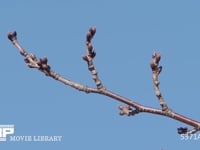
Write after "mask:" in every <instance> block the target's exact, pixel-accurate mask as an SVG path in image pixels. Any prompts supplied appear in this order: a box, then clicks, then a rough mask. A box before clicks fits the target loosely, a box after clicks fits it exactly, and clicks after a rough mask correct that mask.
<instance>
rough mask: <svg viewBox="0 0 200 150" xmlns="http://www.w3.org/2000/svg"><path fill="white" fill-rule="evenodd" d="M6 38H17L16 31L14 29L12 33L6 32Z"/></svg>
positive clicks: (12, 39)
mask: <svg viewBox="0 0 200 150" xmlns="http://www.w3.org/2000/svg"><path fill="white" fill-rule="evenodd" d="M8 39H9V40H10V41H14V40H16V39H17V32H16V31H14V32H13V33H12V32H8Z"/></svg>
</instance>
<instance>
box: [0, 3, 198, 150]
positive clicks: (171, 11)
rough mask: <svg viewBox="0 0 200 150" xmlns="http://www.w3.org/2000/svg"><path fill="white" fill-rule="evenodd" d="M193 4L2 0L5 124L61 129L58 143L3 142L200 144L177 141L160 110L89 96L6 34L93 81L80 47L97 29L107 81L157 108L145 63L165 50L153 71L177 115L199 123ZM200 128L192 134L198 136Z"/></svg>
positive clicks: (66, 71) (40, 131)
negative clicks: (140, 110) (28, 58)
mask: <svg viewBox="0 0 200 150" xmlns="http://www.w3.org/2000/svg"><path fill="white" fill-rule="evenodd" d="M199 5H200V2H199V1H197V0H196V1H195V0H192V1H186V0H177V1H172V0H168V1H159V0H151V1H148V0H141V1H136V0H126V1H114V0H110V1H108V0H101V1H97V0H93V1H92V0H85V1H81V0H65V1H64V0H60V1H58V0H48V1H45V0H44V1H39V0H34V1H33V0H30V1H26V0H18V1H14V2H13V1H11V0H7V1H4V2H0V19H1V27H0V43H1V44H0V49H1V56H2V57H1V59H0V66H1V69H2V71H1V78H0V82H1V85H0V87H1V95H0V102H1V119H0V123H1V124H14V125H15V135H16V136H17V135H24V136H25V135H30V136H34V135H38V136H39V135H49V136H50V135H61V136H63V139H62V141H61V142H56V143H53V142H2V143H0V147H3V148H6V149H14V148H15V149H20V148H21V149H49V150H50V149H74V150H76V149H96V150H100V149H116V150H120V149H130V148H132V149H138V148H139V149H141V150H143V149H157V150H159V149H161V148H163V149H164V150H172V149H189V148H190V149H197V147H199V142H200V141H199V140H200V139H199V140H194V139H192V140H185V141H184V140H181V137H180V135H178V134H177V128H178V127H181V126H183V127H185V126H186V125H185V124H183V123H180V122H177V121H175V120H171V119H169V118H166V117H161V116H155V115H151V114H139V115H137V116H134V117H126V116H123V117H121V116H119V115H118V113H119V110H118V106H119V105H120V104H121V103H119V102H117V101H114V100H112V99H110V98H107V97H104V96H100V95H95V94H85V93H81V92H79V91H76V90H74V89H72V88H70V87H67V86H65V85H63V84H61V83H59V82H57V81H54V80H52V79H51V78H48V77H45V76H44V75H43V74H41V73H40V72H38V71H37V70H34V69H29V68H27V67H26V65H25V63H24V61H23V59H24V58H22V57H21V56H20V55H19V53H18V51H17V49H16V48H15V47H14V46H13V45H12V44H11V43H10V41H9V40H8V39H7V37H6V36H7V32H9V31H15V30H16V31H17V33H18V39H19V41H20V42H21V44H22V45H23V47H24V48H25V49H26V50H27V51H28V52H30V53H34V54H36V55H37V57H38V58H41V57H43V56H47V57H48V60H49V64H50V65H51V67H52V69H53V70H54V71H55V72H57V73H59V74H61V75H63V76H65V77H66V78H69V79H71V80H73V81H76V82H78V83H82V84H84V85H88V86H92V87H95V84H94V82H93V80H92V78H91V75H90V72H89V71H88V69H87V64H86V63H85V62H84V61H83V60H82V58H81V57H82V55H84V54H85V52H86V51H85V35H86V33H87V31H88V29H89V27H91V26H95V27H96V28H97V33H96V35H95V37H94V39H93V46H94V48H95V49H96V52H97V56H96V57H95V60H94V63H95V67H96V69H97V70H98V73H99V77H100V79H101V81H102V83H103V84H104V86H105V87H106V88H107V89H109V90H112V91H114V92H116V93H118V94H120V95H122V96H125V97H128V98H130V99H133V100H135V101H137V102H138V103H141V104H144V105H148V106H152V107H156V108H159V103H158V100H157V98H156V97H155V94H154V90H153V84H152V77H151V70H150V67H149V62H150V61H151V55H152V53H153V52H154V51H158V52H160V53H161V55H162V60H161V62H160V63H161V65H162V66H163V71H162V73H161V75H160V76H159V80H160V81H161V84H160V88H161V91H162V94H163V96H164V99H165V100H166V102H167V103H168V105H169V107H171V108H172V109H173V110H174V111H175V112H178V113H181V114H183V115H186V116H188V117H191V118H193V119H195V120H199V121H200V116H199V114H200V109H199V105H200V102H199V100H198V97H199V87H200V80H199V77H200V71H199V70H200V69H199V64H200V60H199V56H200V52H199V50H200V44H199V38H200V29H199V27H200V19H199V14H200V10H199ZM198 135H199V133H197V136H198Z"/></svg>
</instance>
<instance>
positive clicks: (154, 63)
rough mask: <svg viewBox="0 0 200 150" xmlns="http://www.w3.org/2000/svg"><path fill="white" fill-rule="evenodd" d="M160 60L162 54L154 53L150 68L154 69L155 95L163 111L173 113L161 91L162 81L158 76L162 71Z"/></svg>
mask: <svg viewBox="0 0 200 150" xmlns="http://www.w3.org/2000/svg"><path fill="white" fill-rule="evenodd" d="M160 59H161V55H160V53H153V55H152V61H151V64H150V66H151V69H152V77H153V83H154V90H155V94H156V96H157V98H158V100H159V102H160V106H161V108H162V110H163V111H166V112H171V110H170V109H169V108H168V106H167V103H166V102H165V101H164V98H163V96H162V94H161V91H160V89H159V84H160V81H159V80H158V76H159V74H160V73H161V71H162V66H159V62H160Z"/></svg>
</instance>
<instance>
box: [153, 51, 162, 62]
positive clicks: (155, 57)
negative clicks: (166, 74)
mask: <svg viewBox="0 0 200 150" xmlns="http://www.w3.org/2000/svg"><path fill="white" fill-rule="evenodd" d="M152 58H153V59H154V60H155V63H157V64H158V63H159V61H160V59H161V55H160V53H153V55H152Z"/></svg>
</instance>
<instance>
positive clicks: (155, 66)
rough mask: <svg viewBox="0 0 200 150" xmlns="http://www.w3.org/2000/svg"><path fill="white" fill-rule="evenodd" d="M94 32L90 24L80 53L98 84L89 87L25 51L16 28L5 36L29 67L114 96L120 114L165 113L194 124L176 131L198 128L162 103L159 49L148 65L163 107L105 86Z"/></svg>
mask: <svg viewBox="0 0 200 150" xmlns="http://www.w3.org/2000/svg"><path fill="white" fill-rule="evenodd" d="M95 32H96V29H95V28H90V29H89V31H88V33H87V36H86V47H87V54H86V55H85V56H83V59H84V60H85V61H86V62H87V63H88V69H89V71H90V72H91V74H92V78H93V80H94V81H95V84H96V87H97V88H92V87H88V86H85V85H82V84H79V83H76V82H73V81H71V80H69V79H66V78H64V77H62V76H61V75H59V74H57V73H55V72H54V71H53V70H52V69H51V67H50V65H49V64H48V59H47V57H44V58H40V59H39V61H38V59H37V57H36V55H34V54H29V53H28V52H26V51H25V49H23V47H22V46H21V45H20V44H19V42H18V41H17V33H16V32H13V33H11V32H9V33H8V38H9V40H10V41H11V42H12V43H13V44H14V45H15V46H16V47H17V48H18V50H19V52H20V54H21V55H22V56H24V57H25V63H26V64H27V66H28V67H30V68H36V69H38V70H39V71H41V72H42V73H44V74H45V75H46V76H49V77H52V78H53V79H55V80H58V81H60V82H62V83H64V84H66V85H68V86H71V87H72V88H75V89H77V90H79V91H83V92H86V93H97V94H101V95H105V96H108V97H110V98H113V99H114V100H117V101H120V102H122V103H124V104H126V106H119V109H120V115H128V116H134V115H135V114H139V113H142V112H146V113H151V114H156V115H162V116H166V117H169V118H172V119H175V120H178V121H180V122H182V123H185V124H188V125H190V126H192V127H194V129H192V130H188V129H186V128H183V127H181V128H178V133H179V134H193V133H195V132H197V131H199V130H200V122H198V121H195V120H192V119H190V118H187V117H185V116H183V115H180V114H178V113H175V112H173V111H172V110H171V109H169V108H168V106H167V104H166V103H165V101H164V99H163V97H162V95H161V92H160V90H159V81H158V75H159V74H160V72H161V70H162V67H161V66H159V61H160V59H161V56H160V54H159V53H154V54H153V57H152V62H151V69H152V73H153V81H154V89H155V92H156V96H157V98H158V99H159V102H160V105H161V107H162V109H156V108H152V107H147V106H144V105H141V104H139V103H136V102H135V101H132V100H130V99H127V98H125V97H122V96H120V95H118V94H115V93H113V92H111V91H109V90H107V89H105V88H104V86H103V84H102V83H101V81H100V80H99V78H98V74H97V71H96V69H95V67H94V64H93V58H94V57H95V56H96V52H95V50H93V46H92V44H91V39H92V38H93V36H94V34H95Z"/></svg>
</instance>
